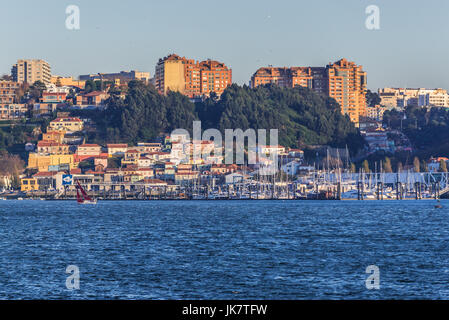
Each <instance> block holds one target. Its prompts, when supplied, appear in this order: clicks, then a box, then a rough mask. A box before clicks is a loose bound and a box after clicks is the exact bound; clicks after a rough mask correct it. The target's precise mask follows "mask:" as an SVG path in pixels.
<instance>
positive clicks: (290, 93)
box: [89, 81, 364, 153]
mask: <svg viewBox="0 0 449 320" xmlns="http://www.w3.org/2000/svg"><path fill="white" fill-rule="evenodd" d="M339 110H340V108H339V105H338V104H337V102H336V101H335V100H334V99H332V98H329V97H326V96H322V95H318V94H316V93H314V92H313V91H311V90H309V89H307V88H301V87H299V88H293V89H289V88H280V87H278V86H271V85H267V86H261V87H258V88H255V89H252V88H249V87H247V86H243V87H241V86H238V85H235V84H234V85H232V86H230V87H229V88H227V89H226V90H225V92H224V93H223V94H222V96H221V99H217V97H216V96H214V95H212V96H211V97H210V98H208V99H206V100H205V101H202V102H198V103H192V102H191V101H190V100H189V99H188V98H187V97H185V96H184V95H182V94H180V93H176V92H170V93H168V94H167V95H166V96H163V95H160V94H159V93H158V92H157V91H156V89H155V88H154V87H152V86H151V85H145V84H143V83H141V82H138V81H132V82H130V83H129V89H128V95H127V96H126V99H125V100H123V99H120V98H119V97H118V96H114V95H113V96H112V97H111V98H110V100H109V101H108V104H107V108H106V109H105V110H104V111H102V112H94V113H91V114H90V115H89V116H91V117H93V118H94V121H95V122H96V123H97V126H98V129H99V130H98V132H97V134H96V135H95V136H92V137H90V138H91V139H93V140H95V141H97V142H102V141H103V142H128V143H136V142H138V141H148V140H151V139H154V138H155V137H157V136H159V135H160V134H163V133H170V132H171V131H172V130H174V129H177V128H184V129H187V130H189V131H190V130H191V128H192V123H193V121H194V120H201V122H202V129H203V130H204V129H207V128H217V129H219V130H220V131H222V132H224V130H225V129H237V128H240V129H242V130H246V129H249V128H252V129H256V130H257V129H278V130H279V142H280V144H282V145H285V146H289V147H298V146H301V147H302V146H306V145H312V144H326V145H330V146H333V147H345V146H348V148H349V149H350V151H352V152H353V153H355V152H356V151H357V150H359V149H360V148H362V147H363V144H364V142H363V139H362V137H361V136H360V134H359V132H358V129H357V128H355V127H354V125H353V124H352V123H351V122H350V120H349V118H348V117H347V116H344V115H342V114H341V113H340V111H339Z"/></svg>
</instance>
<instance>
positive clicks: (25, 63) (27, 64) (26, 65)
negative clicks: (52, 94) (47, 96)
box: [11, 59, 51, 85]
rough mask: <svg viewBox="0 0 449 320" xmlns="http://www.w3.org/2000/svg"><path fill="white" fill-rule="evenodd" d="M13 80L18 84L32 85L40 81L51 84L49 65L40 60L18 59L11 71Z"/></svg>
mask: <svg viewBox="0 0 449 320" xmlns="http://www.w3.org/2000/svg"><path fill="white" fill-rule="evenodd" d="M11 75H12V77H13V80H14V81H16V82H19V83H28V84H30V85H31V84H33V83H35V82H36V81H41V82H43V83H45V84H49V83H51V68H50V64H49V63H48V62H47V61H45V60H41V59H39V60H38V59H20V60H17V63H16V64H15V65H14V66H13V67H12V69H11Z"/></svg>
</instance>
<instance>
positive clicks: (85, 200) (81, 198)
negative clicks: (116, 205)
mask: <svg viewBox="0 0 449 320" xmlns="http://www.w3.org/2000/svg"><path fill="white" fill-rule="evenodd" d="M77 184H78V185H77V187H76V201H77V202H78V204H97V200H96V199H92V198H91V197H89V195H88V194H87V193H86V191H85V190H84V189H83V187H82V186H81V185H80V183H79V181H77ZM79 191H81V195H80V193H79Z"/></svg>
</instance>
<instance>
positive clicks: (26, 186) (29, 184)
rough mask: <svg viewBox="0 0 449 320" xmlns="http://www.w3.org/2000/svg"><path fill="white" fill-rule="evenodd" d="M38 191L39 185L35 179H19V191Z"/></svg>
mask: <svg viewBox="0 0 449 320" xmlns="http://www.w3.org/2000/svg"><path fill="white" fill-rule="evenodd" d="M37 190H39V185H38V183H37V179H36V178H22V179H20V191H22V192H28V191H37Z"/></svg>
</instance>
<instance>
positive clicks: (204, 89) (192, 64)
mask: <svg viewBox="0 0 449 320" xmlns="http://www.w3.org/2000/svg"><path fill="white" fill-rule="evenodd" d="M231 84H232V70H231V69H229V68H228V67H227V66H226V65H225V64H224V63H221V62H218V61H214V60H206V61H201V62H198V61H195V60H193V59H187V58H185V57H180V56H178V55H176V54H171V55H169V56H167V57H165V58H163V59H159V62H158V63H157V65H156V73H155V78H154V85H155V87H156V89H158V91H159V92H160V93H162V94H166V93H167V92H168V91H178V92H180V93H182V94H185V95H186V96H188V97H190V98H194V97H199V96H209V95H210V94H211V93H212V92H215V93H216V94H217V95H221V94H222V93H223V91H224V90H225V89H226V88H227V87H228V86H230V85H231Z"/></svg>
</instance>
